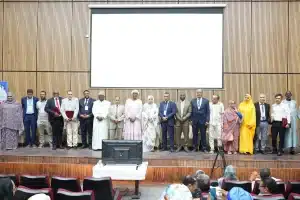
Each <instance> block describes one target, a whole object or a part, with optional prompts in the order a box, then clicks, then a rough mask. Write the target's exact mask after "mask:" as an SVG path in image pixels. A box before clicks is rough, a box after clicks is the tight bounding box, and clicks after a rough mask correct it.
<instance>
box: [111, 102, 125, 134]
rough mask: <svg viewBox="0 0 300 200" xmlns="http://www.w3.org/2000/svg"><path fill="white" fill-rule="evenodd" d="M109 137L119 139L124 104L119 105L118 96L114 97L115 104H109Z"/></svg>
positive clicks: (121, 130)
mask: <svg viewBox="0 0 300 200" xmlns="http://www.w3.org/2000/svg"><path fill="white" fill-rule="evenodd" d="M108 116H109V119H110V120H109V139H111V140H121V139H122V133H123V127H124V119H125V106H124V105H120V97H116V98H115V104H114V105H111V106H110V109H109V114H108Z"/></svg>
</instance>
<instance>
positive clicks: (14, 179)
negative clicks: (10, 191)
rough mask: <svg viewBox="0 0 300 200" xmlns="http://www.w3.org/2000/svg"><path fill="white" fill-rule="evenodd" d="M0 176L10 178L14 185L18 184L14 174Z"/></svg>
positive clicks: (0, 176) (0, 175)
mask: <svg viewBox="0 0 300 200" xmlns="http://www.w3.org/2000/svg"><path fill="white" fill-rule="evenodd" d="M0 178H10V179H11V180H12V181H13V182H14V183H15V185H16V186H19V181H18V176H17V175H15V174H0Z"/></svg>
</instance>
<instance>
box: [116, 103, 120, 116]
mask: <svg viewBox="0 0 300 200" xmlns="http://www.w3.org/2000/svg"><path fill="white" fill-rule="evenodd" d="M118 108H119V105H116V119H118Z"/></svg>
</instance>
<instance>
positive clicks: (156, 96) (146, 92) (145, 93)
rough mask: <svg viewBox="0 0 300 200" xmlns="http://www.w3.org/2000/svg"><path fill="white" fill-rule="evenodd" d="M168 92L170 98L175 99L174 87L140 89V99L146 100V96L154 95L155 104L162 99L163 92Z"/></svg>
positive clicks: (175, 91)
mask: <svg viewBox="0 0 300 200" xmlns="http://www.w3.org/2000/svg"><path fill="white" fill-rule="evenodd" d="M165 92H169V93H170V100H172V101H177V90H174V89H165V90H159V89H154V90H151V89H144V90H143V91H142V96H141V100H142V101H143V103H146V102H147V99H148V96H149V95H152V96H153V97H154V101H155V103H156V104H159V103H160V102H161V101H163V100H164V93H165Z"/></svg>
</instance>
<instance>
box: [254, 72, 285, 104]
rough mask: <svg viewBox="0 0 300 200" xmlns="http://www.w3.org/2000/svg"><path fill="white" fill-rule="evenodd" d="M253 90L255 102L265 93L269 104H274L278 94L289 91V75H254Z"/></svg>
mask: <svg viewBox="0 0 300 200" xmlns="http://www.w3.org/2000/svg"><path fill="white" fill-rule="evenodd" d="M251 88H252V98H253V101H258V100H259V94H260V93H264V94H265V95H266V97H267V101H268V102H269V103H271V104H272V103H273V102H274V96H275V94H277V93H282V94H284V93H285V92H286V90H287V75H285V74H252V75H251Z"/></svg>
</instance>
